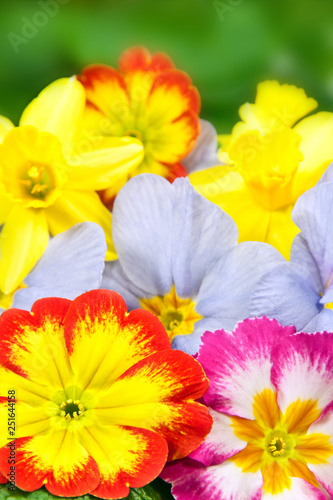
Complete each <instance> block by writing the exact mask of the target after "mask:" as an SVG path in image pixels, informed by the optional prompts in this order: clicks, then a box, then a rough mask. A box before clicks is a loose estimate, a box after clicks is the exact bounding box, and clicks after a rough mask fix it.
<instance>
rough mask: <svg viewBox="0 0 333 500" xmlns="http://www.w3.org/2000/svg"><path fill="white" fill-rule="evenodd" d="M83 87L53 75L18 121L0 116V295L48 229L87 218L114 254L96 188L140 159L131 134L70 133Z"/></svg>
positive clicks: (36, 252) (35, 255) (38, 251)
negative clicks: (92, 135) (16, 124)
mask: <svg viewBox="0 0 333 500" xmlns="http://www.w3.org/2000/svg"><path fill="white" fill-rule="evenodd" d="M84 107H85V92H84V89H83V87H82V85H81V84H80V83H79V82H78V81H77V79H76V78H69V79H67V78H64V79H61V80H57V81H56V82H54V83H52V84H51V85H50V86H48V87H47V88H46V89H45V90H43V92H41V94H40V95H39V96H38V97H37V98H36V99H35V100H34V101H33V102H32V103H31V104H30V105H29V106H28V107H27V108H26V110H25V111H24V113H23V115H22V118H21V121H20V126H19V127H14V125H13V124H12V123H11V122H10V121H9V120H7V119H6V118H4V117H0V141H2V144H0V224H4V226H3V229H2V231H1V234H0V256H1V257H0V294H1V293H2V294H10V293H12V292H14V291H15V290H16V289H17V288H18V287H19V286H20V285H21V283H22V280H23V279H24V277H25V276H26V275H27V274H28V272H29V271H30V270H31V269H32V267H33V266H34V265H35V264H36V262H37V260H38V259H39V258H40V257H41V255H42V254H43V252H44V250H45V248H46V245H47V243H48V239H49V233H51V234H52V235H56V234H58V233H60V232H62V231H65V230H66V229H68V228H70V227H72V226H73V225H74V224H76V223H77V222H83V221H93V222H96V223H98V224H100V225H101V226H102V228H103V230H104V232H105V236H106V240H107V244H108V252H107V260H111V259H113V258H115V257H116V254H115V251H114V248H113V243H112V240H111V236H110V235H111V214H110V213H109V211H108V210H107V209H106V208H105V207H104V206H103V204H102V203H101V201H100V199H99V197H98V195H97V193H96V192H95V191H96V190H99V189H105V188H107V187H109V186H110V185H111V184H112V183H113V182H117V181H118V179H119V177H120V176H123V175H124V174H128V173H129V172H131V171H132V170H133V169H135V168H136V167H137V165H138V164H139V163H140V162H141V161H142V156H143V147H142V144H141V143H140V142H139V141H138V140H137V139H133V138H109V137H95V138H94V139H90V140H89V141H88V140H85V141H84V140H82V139H81V140H80V141H78V140H76V137H77V135H76V131H77V129H78V127H79V124H80V121H81V120H82V114H83V112H84Z"/></svg>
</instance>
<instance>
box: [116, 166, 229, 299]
mask: <svg viewBox="0 0 333 500" xmlns="http://www.w3.org/2000/svg"><path fill="white" fill-rule="evenodd" d="M237 237H238V232H237V227H236V224H235V223H234V222H233V220H232V219H231V217H229V215H227V214H225V213H224V212H223V211H222V210H221V209H220V208H218V207H217V206H216V205H214V204H212V203H210V202H209V201H208V200H206V199H205V198H203V197H202V196H201V195H199V194H198V193H197V192H196V191H195V190H194V189H193V187H192V186H191V184H190V182H189V180H188V179H184V178H182V179H176V181H175V182H174V183H173V184H172V185H171V184H170V183H169V182H168V181H166V180H165V179H163V178H161V177H159V176H156V175H152V174H142V175H139V176H136V177H134V178H133V179H131V180H130V181H129V182H128V183H127V184H126V185H125V186H124V187H123V188H122V189H121V191H120V193H119V194H118V196H117V199H116V202H115V207H114V211H113V240H114V244H115V248H116V251H117V254H118V257H119V262H120V264H121V266H122V269H123V272H124V273H125V275H126V277H127V278H128V279H129V280H130V281H132V283H133V284H134V285H135V286H136V287H137V288H139V289H141V290H145V291H146V292H147V293H149V294H150V295H152V296H154V295H165V294H166V293H168V292H169V291H170V289H171V287H172V285H173V284H175V285H176V290H177V293H178V294H179V295H180V296H185V297H190V296H192V295H193V294H195V293H196V292H197V290H198V288H199V286H200V283H201V280H202V279H203V276H204V274H205V273H206V272H207V270H208V268H209V266H210V265H211V263H212V262H214V260H215V259H217V258H218V256H219V255H221V253H222V252H223V251H224V250H225V249H226V248H229V247H230V246H232V245H235V244H236V242H237Z"/></svg>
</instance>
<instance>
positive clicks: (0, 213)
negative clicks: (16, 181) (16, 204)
mask: <svg viewBox="0 0 333 500" xmlns="http://www.w3.org/2000/svg"><path fill="white" fill-rule="evenodd" d="M12 208H13V203H12V201H11V200H10V199H9V196H8V195H7V194H5V193H4V192H1V187H0V225H1V224H3V223H4V222H5V220H6V218H7V216H8V214H9V212H10V211H11V209H12Z"/></svg>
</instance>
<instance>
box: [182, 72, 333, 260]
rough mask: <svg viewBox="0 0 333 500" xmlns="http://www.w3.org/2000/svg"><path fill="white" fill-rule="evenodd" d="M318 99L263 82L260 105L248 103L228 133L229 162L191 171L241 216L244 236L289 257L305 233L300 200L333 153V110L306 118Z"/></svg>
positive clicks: (203, 189)
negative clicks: (298, 219)
mask: <svg viewBox="0 0 333 500" xmlns="http://www.w3.org/2000/svg"><path fill="white" fill-rule="evenodd" d="M316 105H317V103H316V101H314V99H311V98H308V97H307V96H306V95H305V92H304V91H303V90H302V89H298V88H296V87H294V86H291V85H279V84H278V82H275V81H273V82H271V81H266V82H263V83H261V84H259V86H258V91H257V97H256V102H255V104H249V103H247V104H245V105H244V106H242V107H241V109H240V115H241V118H242V120H243V121H242V122H240V123H238V124H237V125H235V127H234V129H233V132H232V134H231V136H228V137H225V136H224V137H222V138H223V139H224V143H225V151H226V154H223V155H220V159H222V160H224V161H225V162H226V163H228V164H229V166H228V167H226V166H222V167H221V166H220V167H215V168H211V169H208V170H204V171H202V172H195V173H193V174H192V175H191V176H190V179H191V182H192V184H193V186H194V187H195V188H196V189H197V190H198V192H199V193H201V194H202V195H203V196H205V197H207V198H208V199H209V200H210V201H212V202H214V203H216V204H217V205H219V206H220V207H221V208H223V210H225V211H226V212H227V213H228V214H229V215H231V216H232V217H233V219H234V220H235V222H236V223H237V226H238V229H239V235H240V241H246V240H255V241H266V242H267V243H270V244H271V245H273V246H275V247H276V248H277V249H278V250H279V251H280V252H281V253H282V254H283V255H284V256H285V257H286V258H289V255H290V248H291V244H292V241H293V239H294V237H295V235H296V234H297V232H298V228H297V227H296V225H295V224H294V223H293V221H292V219H291V211H292V209H293V206H294V204H295V202H296V200H297V198H298V197H299V196H300V195H301V194H302V193H304V192H305V191H307V190H308V189H310V188H311V187H313V186H314V185H315V184H316V183H317V182H318V180H319V179H320V177H321V176H322V174H323V173H324V171H325V169H326V168H327V167H328V165H329V164H330V163H331V161H332V160H333V142H332V140H331V137H332V135H333V114H332V113H326V112H322V113H317V114H315V115H313V116H310V117H307V118H304V119H303V120H301V121H299V120H300V119H301V118H302V117H304V116H305V115H306V114H307V113H309V112H310V111H312V110H313V109H314V108H315V107H316ZM296 122H297V124H296V125H295V123H296Z"/></svg>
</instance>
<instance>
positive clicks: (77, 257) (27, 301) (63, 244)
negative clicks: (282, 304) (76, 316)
mask: <svg viewBox="0 0 333 500" xmlns="http://www.w3.org/2000/svg"><path fill="white" fill-rule="evenodd" d="M105 252H106V242H105V236H104V232H103V230H102V228H101V227H100V226H99V225H98V224H95V223H93V222H83V223H81V224H76V225H75V226H73V227H72V228H71V229H68V230H67V231H65V232H63V233H60V234H58V235H57V236H55V237H54V238H52V239H51V240H50V243H49V244H48V246H47V248H46V250H45V252H44V254H43V256H42V257H41V259H40V260H39V261H38V263H37V264H36V266H35V267H34V269H33V270H32V271H31V273H30V274H29V275H28V276H27V277H26V278H25V280H24V284H25V285H27V288H23V289H21V290H19V291H18V292H16V293H15V295H14V300H13V307H18V308H21V309H27V310H30V308H31V306H32V304H33V303H34V302H35V301H36V300H37V299H39V298H44V297H50V296H51V297H63V298H68V299H74V298H75V297H77V296H78V295H80V294H81V293H84V292H86V291H88V290H93V289H96V288H99V286H100V283H101V280H102V273H103V269H104V259H105Z"/></svg>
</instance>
